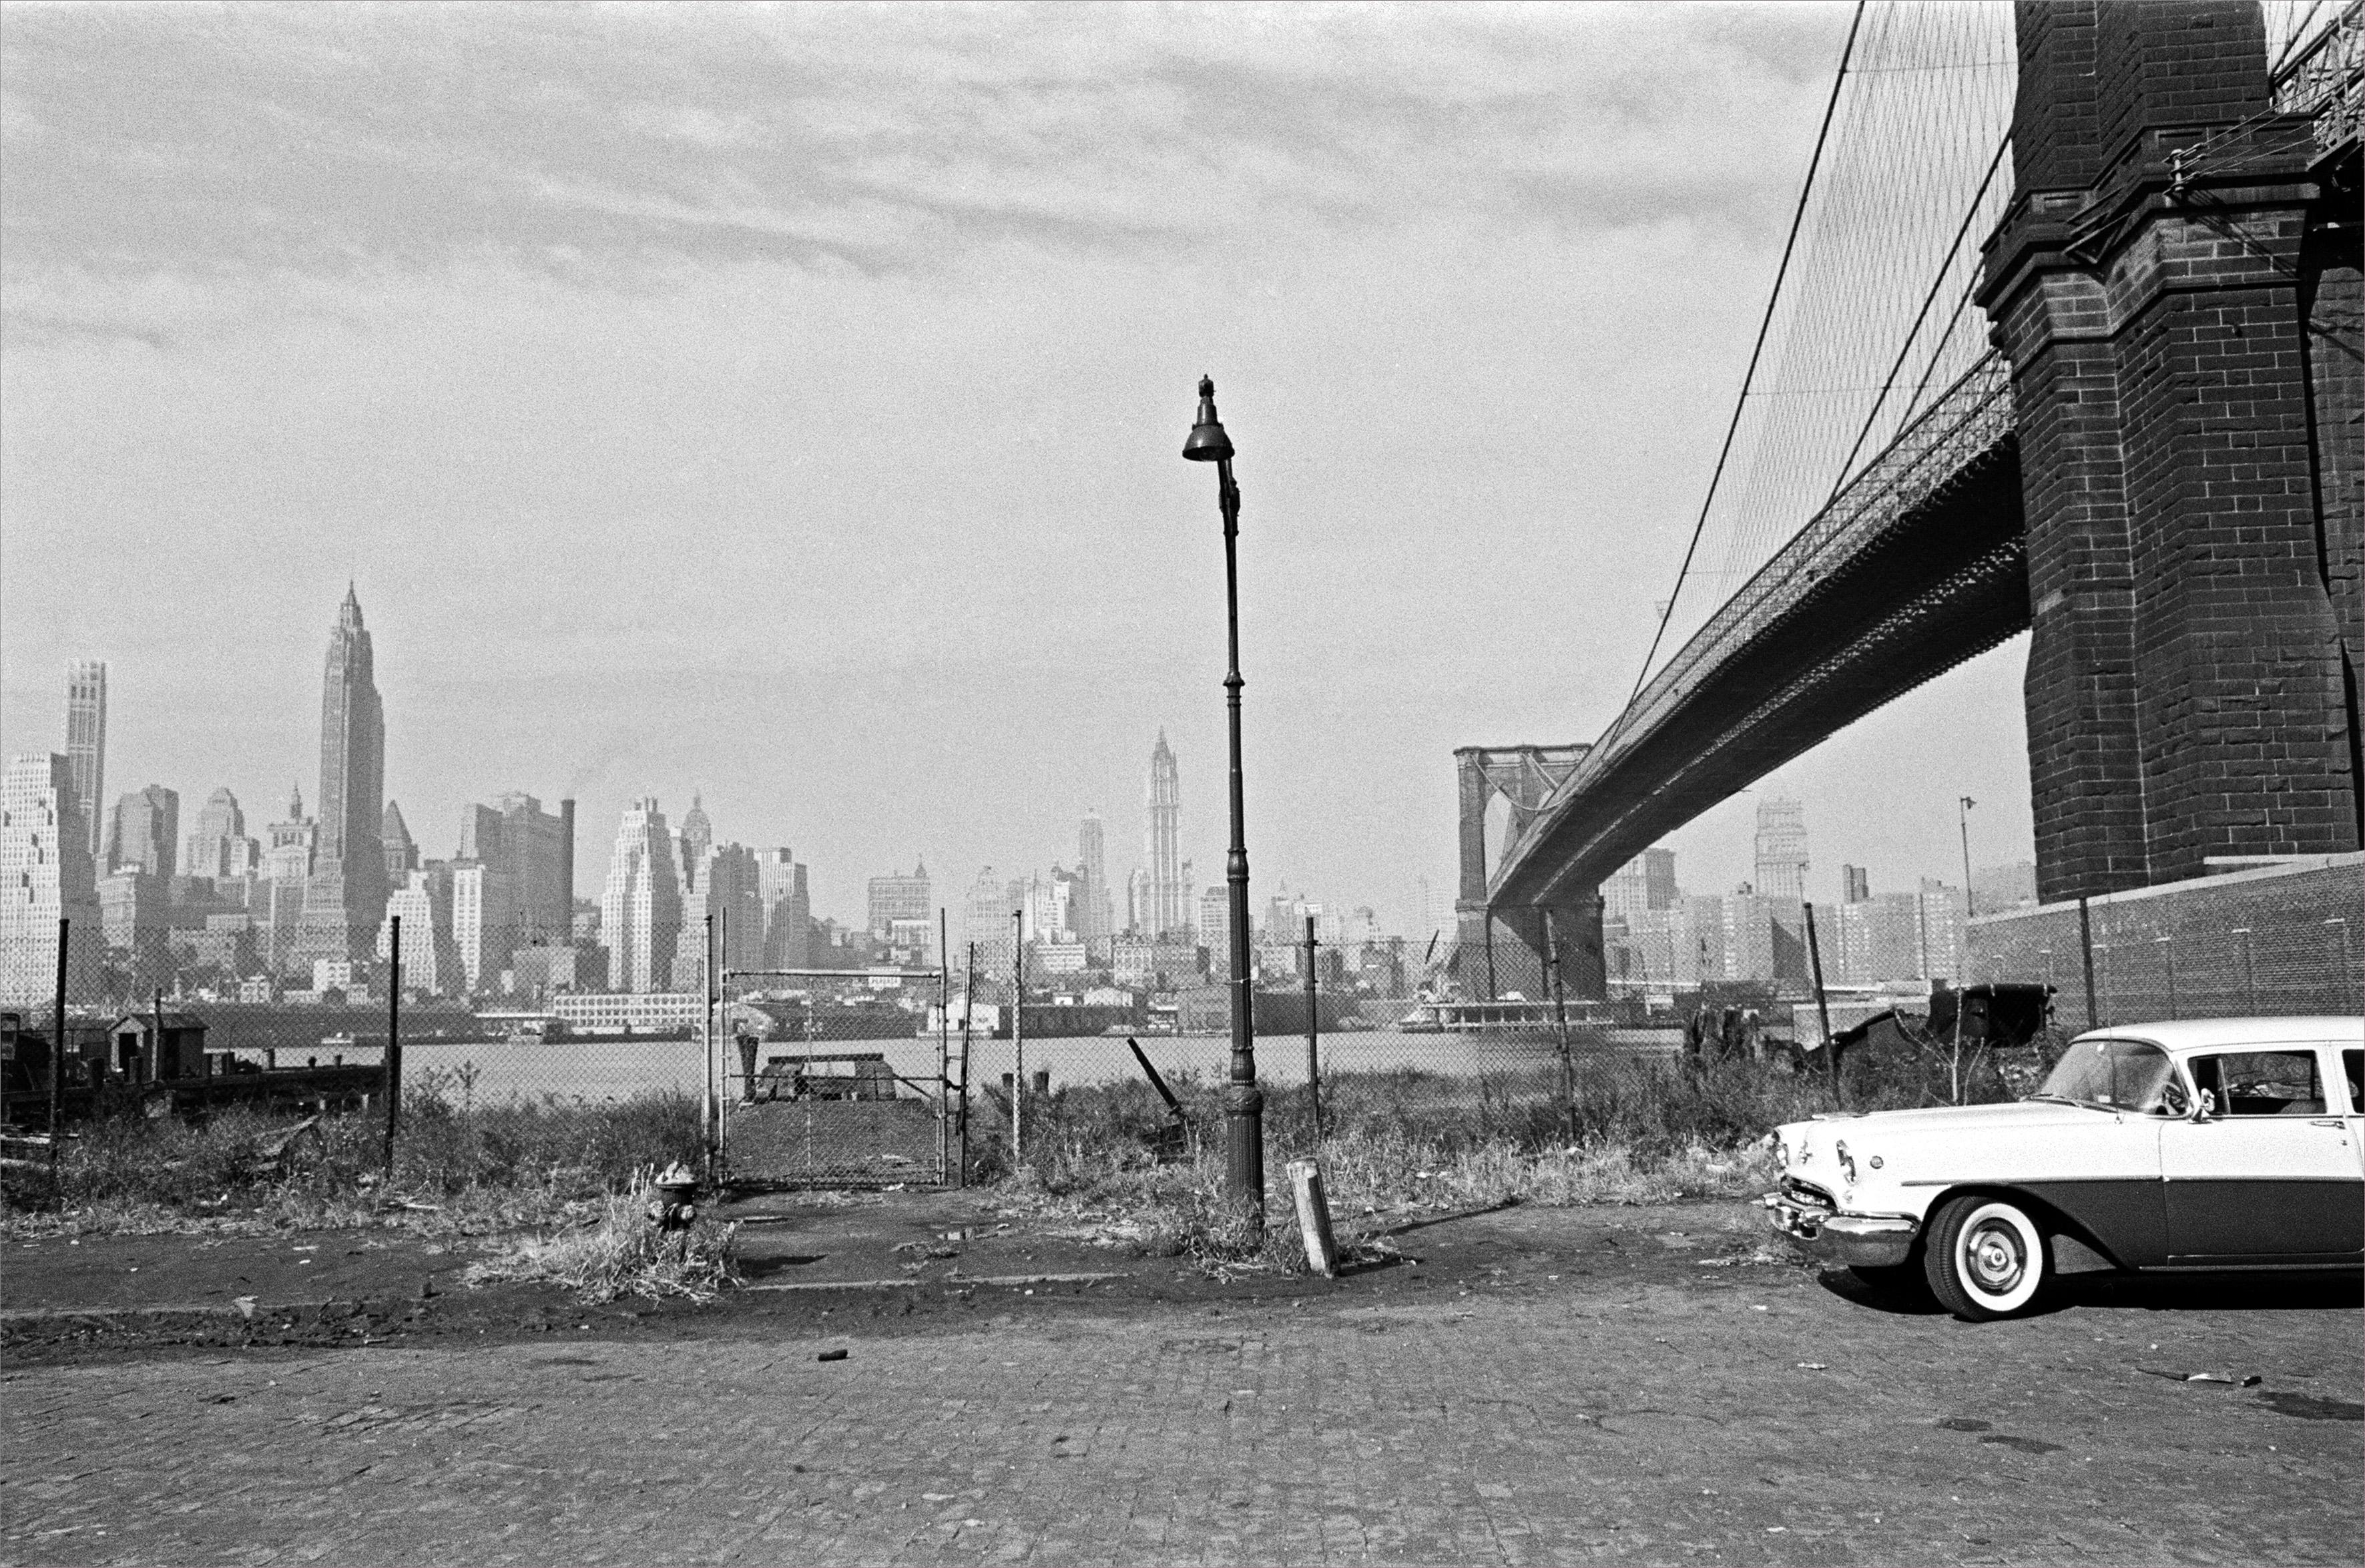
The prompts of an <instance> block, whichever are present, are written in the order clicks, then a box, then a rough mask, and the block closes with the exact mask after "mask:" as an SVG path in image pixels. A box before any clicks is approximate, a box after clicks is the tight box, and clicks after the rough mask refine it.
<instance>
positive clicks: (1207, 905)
mask: <svg viewBox="0 0 2365 1568" xmlns="http://www.w3.org/2000/svg"><path fill="white" fill-rule="evenodd" d="M1198 907H1199V946H1202V947H1205V948H1206V949H1207V951H1208V952H1209V953H1211V954H1213V955H1214V957H1215V960H1216V962H1217V963H1219V964H1220V963H1224V962H1227V960H1229V958H1231V956H1232V890H1231V887H1230V885H1229V884H1227V883H1217V884H1216V886H1214V887H1212V888H1203V889H1201V890H1200V892H1199V906H1198Z"/></svg>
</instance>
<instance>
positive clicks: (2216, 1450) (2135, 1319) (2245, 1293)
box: [0, 1216, 2365, 1564]
mask: <svg viewBox="0 0 2365 1568" xmlns="http://www.w3.org/2000/svg"><path fill="white" fill-rule="evenodd" d="M1572 1223H1574V1222H1570V1221H1563V1220H1556V1219H1554V1218H1552V1216H1519V1217H1518V1219H1517V1221H1516V1223H1514V1221H1513V1220H1511V1219H1509V1218H1507V1219H1505V1220H1504V1221H1502V1222H1499V1223H1498V1224H1497V1225H1496V1232H1495V1236H1494V1240H1495V1242H1496V1244H1497V1249H1496V1250H1495V1251H1492V1252H1470V1253H1467V1254H1466V1255H1464V1256H1463V1258H1462V1259H1461V1260H1459V1261H1457V1260H1455V1259H1454V1258H1452V1257H1451V1256H1449V1255H1447V1254H1446V1253H1444V1252H1442V1251H1440V1253H1439V1254H1438V1255H1436V1256H1432V1257H1431V1258H1430V1259H1429V1260H1428V1262H1427V1264H1426V1266H1425V1267H1424V1268H1423V1269H1422V1271H1421V1274H1422V1275H1425V1276H1426V1278H1424V1279H1422V1280H1421V1282H1420V1283H1419V1285H1418V1288H1415V1289H1407V1288H1404V1287H1403V1285H1402V1283H1401V1282H1398V1284H1397V1286H1396V1287H1395V1288H1394V1289H1392V1290H1383V1289H1380V1288H1377V1287H1375V1286H1374V1285H1373V1283H1372V1282H1371V1280H1370V1278H1369V1277H1366V1278H1362V1279H1349V1280H1345V1281H1341V1282H1338V1283H1336V1284H1324V1283H1321V1282H1312V1283H1309V1284H1306V1286H1304V1287H1303V1288H1302V1289H1300V1288H1295V1287H1293V1288H1292V1289H1291V1290H1289V1291H1285V1292H1283V1291H1272V1290H1270V1289H1268V1290H1266V1291H1264V1292H1261V1293H1260V1294H1251V1295H1249V1296H1244V1297H1234V1298H1230V1299H1225V1300H1216V1301H1210V1300H1206V1299H1188V1300H1185V1299H1152V1300H1144V1299H1140V1298H1139V1297H1138V1296H1131V1297H1128V1296H1126V1295H1125V1294H1123V1287H1116V1288H1115V1289H1113V1288H1112V1287H1109V1286H1105V1285H1102V1286H1093V1285H1086V1286H1074V1285H1066V1286H1045V1287H1040V1288H1038V1290H1037V1292H1035V1293H1033V1294H1028V1293H1026V1292H1023V1291H1020V1290H1017V1289H1007V1290H995V1289H991V1288H987V1289H979V1290H975V1291H973V1292H970V1293H968V1294H958V1293H957V1294H953V1295H951V1296H948V1297H946V1298H943V1299H942V1300H940V1301H939V1302H938V1303H937V1304H936V1309H935V1310H933V1311H928V1310H920V1309H916V1308H913V1307H907V1306H905V1305H902V1303H900V1302H898V1303H895V1304H892V1305H883V1306H882V1305H880V1303H879V1301H878V1298H877V1295H876V1293H874V1294H873V1295H872V1296H871V1297H869V1298H859V1297H857V1296H856V1295H855V1294H853V1293H846V1294H824V1295H810V1296H800V1297H795V1298H790V1297H787V1296H779V1295H775V1296H771V1297H768V1298H766V1302H767V1304H768V1305H763V1306H761V1307H751V1306H749V1305H745V1303H746V1300H747V1298H742V1303H743V1305H741V1306H739V1307H737V1308H734V1309H733V1310H731V1311H727V1312H722V1313H718V1314H708V1315H701V1316H700V1317H698V1318H697V1319H696V1321H695V1323H694V1324H693V1325H692V1326H691V1327H689V1329H687V1330H685V1331H684V1332H683V1333H682V1334H681V1335H680V1336H679V1337H676V1338H668V1339H663V1340H660V1339H658V1338H653V1337H641V1338H635V1337H634V1336H633V1334H631V1333H620V1332H617V1331H616V1330H615V1329H614V1328H613V1327H611V1324H612V1322H613V1319H612V1318H610V1317H607V1316H599V1315H590V1314H587V1315H584V1316H583V1317H582V1321H586V1322H591V1321H593V1320H594V1318H595V1317H596V1318H597V1322H596V1323H595V1326H594V1327H592V1328H589V1329H582V1328H577V1327H575V1326H574V1321H573V1319H572V1317H571V1316H569V1317H559V1318H554V1319H553V1320H552V1322H553V1323H554V1324H555V1327H552V1328H550V1329H548V1330H547V1331H543V1332H537V1333H534V1334H532V1335H529V1336H526V1337H524V1338H517V1337H514V1336H512V1337H510V1338H506V1339H504V1338H502V1337H501V1336H500V1335H499V1333H498V1332H491V1333H488V1334H487V1336H486V1337H485V1338H483V1339H482V1341H481V1342H480V1343H477V1344H464V1343H460V1342H457V1341H456V1340H455V1339H454V1338H450V1337H447V1338H443V1339H442V1340H438V1341H429V1342H424V1343H421V1344H419V1345H416V1346H405V1347H388V1346H375V1347H371V1348H368V1349H358V1350H313V1349H290V1350H265V1349H253V1350H228V1351H225V1350H196V1351H183V1352H177V1353H171V1352H166V1353H146V1354H136V1355H130V1356H126V1357H120V1358H115V1359H109V1360H97V1361H81V1362H73V1361H65V1362H60V1363H51V1364H41V1363H39V1362H33V1363H27V1364H20V1365H17V1366H15V1367H14V1368H12V1369H11V1370H10V1371H9V1372H6V1374H5V1381H0V1404H5V1405H6V1408H7V1410H8V1412H9V1419H8V1422H7V1426H6V1437H5V1438H0V1462H5V1465H6V1471H5V1473H6V1475H7V1477H8V1478H9V1480H8V1484H7V1485H6V1488H5V1490H0V1524H5V1529H0V1559H5V1560H6V1562H11V1563H51V1562H60V1563H85V1562H87V1563H107V1562H452V1563H466V1562H615V1563H641V1562H953V1563H969V1562H980V1563H985V1562H1028V1563H1037V1562H1039V1563H1047V1564H1052V1563H1093V1562H1108V1563H1116V1562H1209V1563H1215V1562H1359V1563H1360V1562H1486V1563H1493V1562H1506V1563H1510V1562H1708V1561H1713V1562H1734V1563H1741V1562H1775V1563H1779V1562H1895V1563H1921V1562H1931V1563H1951V1562H2048V1563H2059V1562H2196V1563H2257V1562H2292V1563H2345V1562H2358V1561H2365V1528H2360V1524H2359V1514H2358V1511H2357V1508H2356V1506H2355V1505H2356V1478H2357V1475H2358V1474H2359V1468H2360V1461H2365V1442H2360V1438H2365V1406H2359V1404H2358V1403H2357V1396H2358V1392H2359V1386H2360V1383H2365V1343H2360V1337H2359V1333H2358V1328H2359V1313H2358V1311H2357V1309H2356V1292H2355V1289H2354V1287H2353V1285H2349V1286H2346V1287H2336V1288H2333V1289H2330V1290H2326V1289H2325V1288H2323V1287H2291V1288H2288V1289H2286V1288H2284V1287H2279V1286H2275V1285H2272V1284H2267V1285H2260V1284H2258V1283H2256V1282H2252V1283H2250V1284H2247V1285H2243V1286H2239V1287H2232V1288H2230V1289H2228V1290H2227V1292H2226V1294H2225V1296H2223V1297H2221V1296H2218V1295H2213V1294H2209V1293H2208V1292H2207V1291H2205V1290H2201V1289H2199V1288H2198V1287H2188V1288H2185V1289H2184V1290H2183V1291H2182V1292H2181V1293H2179V1292H2176V1291H2169V1290H2167V1289H2165V1288H2163V1287H2154V1286H2149V1285H2145V1286H2140V1287H2138V1286H2135V1285H2132V1284H2127V1285H2117V1286H2113V1287H2109V1288H2107V1289H2102V1290H2100V1291H2095V1290H2090V1291H2089V1292H2088V1293H2087V1294H2085V1295H2084V1296H2082V1297H2079V1298H2077V1299H2075V1300H2073V1301H2072V1303H2071V1304H2070V1305H2068V1306H2066V1307H2065V1308H2064V1309H2063V1310H2060V1311H2057V1312H2055V1313H2052V1314H2049V1315H2046V1316H2040V1317H2037V1318H2034V1319H2032V1320H2028V1321H2024V1322H2019V1323H2012V1324H2004V1325H1992V1326H1986V1327H1968V1326H1965V1325H1962V1324H1959V1323H1956V1322H1955V1321H1953V1320H1951V1319H1949V1318H1945V1317H1943V1316H1933V1315H1931V1314H1929V1313H1927V1312H1926V1311H1909V1310H1902V1309H1900V1308H1899V1307H1898V1306H1897V1305H1896V1304H1884V1303H1880V1302H1871V1303H1866V1302H1860V1301H1855V1300H1851V1299H1848V1298H1847V1297H1846V1296H1844V1295H1843V1294H1839V1293H1838V1292H1837V1291H1836V1290H1834V1289H1833V1288H1832V1287H1831V1286H1830V1285H1829V1284H1827V1283H1824V1282H1819V1281H1818V1280H1817V1278H1816V1277H1815V1276H1814V1275H1812V1274H1810V1273H1808V1272H1806V1271H1800V1270H1798V1269H1794V1268H1788V1267H1776V1266H1768V1265H1765V1264H1763V1263H1751V1262H1749V1261H1748V1260H1746V1259H1745V1258H1738V1257H1736V1255H1735V1254H1733V1253H1732V1252H1730V1251H1728V1252H1727V1253H1725V1254H1723V1255H1722V1257H1721V1258H1718V1257H1709V1258H1700V1257H1695V1256H1692V1255H1690V1252H1689V1249H1688V1247H1687V1242H1686V1239H1685V1238H1681V1237H1677V1238H1671V1239H1669V1238H1663V1242H1661V1243H1652V1244H1651V1245H1650V1248H1649V1250H1650V1252H1651V1253H1653V1254H1654V1256H1652V1257H1651V1258H1649V1260H1648V1261H1647V1266H1641V1265H1638V1266H1636V1267H1633V1268H1631V1269H1630V1270H1628V1271H1625V1272H1622V1273H1620V1272H1608V1273H1604V1272H1593V1273H1586V1272H1583V1271H1574V1270H1572V1268H1571V1267H1570V1265H1569V1259H1570V1258H1571V1257H1572V1256H1573V1255H1572V1254H1570V1253H1567V1252H1565V1251H1559V1250H1555V1249H1554V1248H1552V1246H1550V1245H1548V1244H1547V1243H1548V1241H1549V1237H1548V1236H1546V1235H1545V1234H1544V1233H1545V1232H1549V1231H1552V1229H1554V1228H1555V1227H1557V1228H1559V1229H1561V1230H1565V1229H1566V1228H1567V1227H1568V1226H1569V1225H1570V1224H1572ZM1440 1247H1442V1243H1440ZM1631 1249H1632V1248H1631V1242H1630V1245H1629V1250H1631ZM1387 1272H1389V1273H1395V1274H1399V1275H1400V1274H1401V1271H1387ZM1417 1277H1418V1276H1417ZM2236 1293H2240V1294H2236ZM2234 1299H2238V1300H2240V1301H2244V1302H2259V1303H2263V1304H2270V1305H2261V1306H2259V1307H2250V1308H2246V1309H2236V1307H2235V1306H2233V1305H2227V1302H2228V1301H2229V1300H2234ZM824 1350H846V1352H847V1354H846V1359H844V1360H842V1361H818V1360H817V1359H816V1358H817V1356H818V1355H819V1354H820V1353H821V1352H822V1351H824ZM2204 1371H2205V1372H2224V1373H2225V1374H2226V1375H2228V1376H2230V1377H2233V1378H2236V1379H2237V1380H2238V1379H2240V1378H2243V1377H2250V1376H2255V1377H2257V1378H2258V1379H2259V1383H2257V1384H2256V1385H2255V1386H2242V1385H2241V1384H2240V1383H2238V1382H2236V1383H2185V1382H2182V1381H2179V1380H2180V1378H2181V1377H2182V1376H2183V1375H2184V1374H2186V1373H2189V1372H2204Z"/></svg>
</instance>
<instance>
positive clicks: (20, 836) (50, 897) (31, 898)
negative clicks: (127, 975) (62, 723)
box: [0, 752, 102, 1009]
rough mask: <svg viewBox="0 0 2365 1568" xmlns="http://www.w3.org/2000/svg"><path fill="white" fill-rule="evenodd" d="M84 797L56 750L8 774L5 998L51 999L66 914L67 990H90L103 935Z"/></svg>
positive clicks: (0, 936) (4, 806) (0, 805)
mask: <svg viewBox="0 0 2365 1568" xmlns="http://www.w3.org/2000/svg"><path fill="white" fill-rule="evenodd" d="M79 799H80V797H79V796H78V795H77V794H76V793H75V790H74V782H73V764H72V763H71V762H70V761H69V760H68V759H67V758H66V757H65V756H62V755H60V754H59V753H56V752H33V753H30V754H28V755H27V756H19V757H17V758H15V759H14V760H13V761H11V762H10V763H9V764H8V768H7V771H6V773H5V774H0V1003H6V1004H7V1005H9V1006H12V1007H23V1008H28V1009H29V1008H37V1007H39V1006H41V1005H43V1004H44V1003H46V1002H49V1001H50V998H51V997H52V995H53V993H54V991H55V987H56V983H57V965H58V922H59V920H60V919H61V918H62V919H64V920H66V921H68V922H70V923H71V924H70V925H69V927H68V930H67V933H66V966H67V969H66V995H67V996H68V998H69V999H73V1000H78V999H81V998H83V997H85V996H87V995H88V994H89V980H90V977H91V976H92V975H93V974H95V972H96V960H97V957H98V951H99V947H100V945H101V941H102V935H101V931H100V925H99V914H98V890H97V886H96V884H95V881H94V880H93V879H92V877H91V860H90V833H89V830H88V829H86V828H84V826H83V822H82V813H81V811H80V810H79V808H78V805H77V802H78V801H79Z"/></svg>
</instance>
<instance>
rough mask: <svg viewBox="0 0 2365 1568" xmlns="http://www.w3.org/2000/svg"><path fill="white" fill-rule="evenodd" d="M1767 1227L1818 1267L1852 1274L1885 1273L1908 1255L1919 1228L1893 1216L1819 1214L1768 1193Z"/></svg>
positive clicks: (1917, 1223) (1817, 1210)
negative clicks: (1829, 1265)
mask: <svg viewBox="0 0 2365 1568" xmlns="http://www.w3.org/2000/svg"><path fill="white" fill-rule="evenodd" d="M1758 1202H1760V1203H1762V1204H1765V1218H1766V1222H1767V1223H1768V1224H1770V1225H1772V1226H1773V1227H1774V1228H1775V1229H1777V1230H1778V1231H1780V1232H1781V1233H1782V1234H1783V1235H1784V1236H1786V1237H1788V1238H1789V1239H1790V1245H1791V1246H1793V1247H1796V1248H1797V1249H1799V1251H1801V1252H1803V1253H1805V1254H1806V1255H1807V1256H1808V1257H1810V1258H1812V1259H1814V1260H1816V1261H1817V1262H1820V1263H1833V1264H1844V1265H1845V1266H1846V1267H1849V1268H1852V1269H1890V1268H1894V1267H1896V1266H1897V1265H1898V1264H1900V1263H1902V1262H1904V1261H1905V1260H1907V1259H1909V1258H1911V1256H1912V1255H1913V1238H1915V1237H1916V1236H1918V1235H1920V1234H1921V1231H1922V1222H1921V1221H1919V1220H1913V1219H1906V1218H1904V1217H1902V1216H1897V1215H1841V1214H1831V1213H1828V1212H1826V1211H1825V1210H1822V1209H1820V1208H1810V1207H1809V1206H1807V1205H1806V1204H1800V1203H1798V1202H1795V1201H1794V1200H1792V1199H1789V1198H1786V1197H1784V1196H1783V1195H1782V1194H1781V1193H1766V1194H1765V1196H1764V1197H1763V1198H1761V1199H1759V1200H1758Z"/></svg>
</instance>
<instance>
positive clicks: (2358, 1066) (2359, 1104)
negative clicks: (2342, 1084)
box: [2340, 1051, 2365, 1116]
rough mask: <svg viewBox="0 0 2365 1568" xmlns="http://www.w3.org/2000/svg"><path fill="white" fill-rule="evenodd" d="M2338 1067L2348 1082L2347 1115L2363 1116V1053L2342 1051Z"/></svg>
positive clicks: (2364, 1054)
mask: <svg viewBox="0 0 2365 1568" xmlns="http://www.w3.org/2000/svg"><path fill="white" fill-rule="evenodd" d="M2340 1065H2341V1068H2342V1069H2343V1070H2344V1073H2345V1076H2346V1077H2347V1078H2348V1114H2350V1115H2352V1116H2355V1115H2365V1051H2343V1052H2341V1053H2340Z"/></svg>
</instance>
